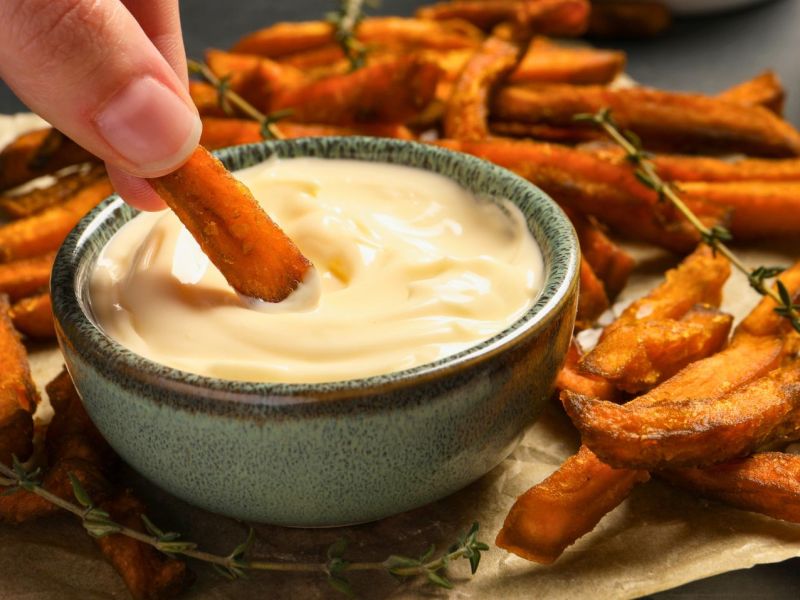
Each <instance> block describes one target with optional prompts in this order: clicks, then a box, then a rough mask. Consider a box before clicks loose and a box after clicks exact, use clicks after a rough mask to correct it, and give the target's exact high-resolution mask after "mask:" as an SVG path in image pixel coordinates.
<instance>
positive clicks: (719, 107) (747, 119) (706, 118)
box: [492, 84, 800, 157]
mask: <svg viewBox="0 0 800 600" xmlns="http://www.w3.org/2000/svg"><path fill="white" fill-rule="evenodd" d="M603 108H609V109H611V111H612V114H613V116H614V119H615V120H616V121H617V123H618V124H619V126H620V127H621V128H623V129H630V130H632V131H634V132H635V133H636V134H638V135H639V136H640V137H641V138H642V139H643V140H645V144H646V147H647V149H648V150H656V151H658V150H665V151H689V152H712V153H714V152H742V153H746V154H751V155H754V156H775V157H781V156H797V155H798V154H800V133H798V132H797V131H796V130H795V129H794V128H793V127H792V126H791V125H789V124H788V123H786V122H785V121H782V120H781V119H780V118H778V117H777V116H775V115H774V114H773V113H771V112H769V111H768V110H767V109H765V108H762V107H760V106H744V105H741V104H736V103H733V102H726V101H724V100H719V99H718V98H712V97H709V96H701V95H699V94H686V93H677V92H665V91H662V90H655V89H648V88H643V87H637V88H626V89H609V88H606V87H601V86H571V85H565V84H539V85H536V86H533V85H526V86H509V87H506V88H503V89H501V90H500V91H499V92H498V93H497V95H496V97H495V102H494V107H493V113H492V114H493V116H494V117H496V118H498V119H500V120H505V121H521V122H529V123H537V124H539V123H541V124H546V125H555V126H563V127H568V126H570V125H572V126H576V127H580V126H581V125H577V124H575V121H574V117H575V115H579V114H586V113H590V114H594V113H596V112H597V111H599V110H601V109H603Z"/></svg>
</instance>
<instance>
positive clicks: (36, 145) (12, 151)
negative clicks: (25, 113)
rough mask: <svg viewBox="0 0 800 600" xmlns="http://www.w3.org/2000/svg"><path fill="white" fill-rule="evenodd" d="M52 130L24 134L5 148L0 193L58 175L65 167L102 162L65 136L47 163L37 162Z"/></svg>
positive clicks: (0, 156)
mask: <svg viewBox="0 0 800 600" xmlns="http://www.w3.org/2000/svg"><path fill="white" fill-rule="evenodd" d="M51 131H52V130H51V129H38V130H36V131H31V132H30V133H25V134H22V135H21V136H19V137H18V138H17V139H16V140H14V141H13V142H11V143H10V144H9V145H8V146H6V147H5V148H3V150H2V152H0V191H4V190H7V189H10V188H13V187H16V186H18V185H21V184H23V183H25V182H27V181H30V180H31V179H35V178H37V177H41V176H42V175H49V174H51V173H55V172H56V171H58V170H59V169H63V168H64V167H69V166H71V165H77V164H80V163H84V162H97V161H98V159H97V158H96V157H95V156H93V155H91V154H90V153H89V152H87V151H86V150H84V149H83V148H81V147H80V146H78V145H77V144H76V143H75V142H73V141H72V140H70V139H69V138H66V137H63V136H62V138H63V139H62V141H61V143H60V144H59V145H58V146H57V147H56V148H54V149H53V150H52V151H51V152H50V153H49V154H48V156H47V157H46V160H37V157H38V156H39V152H40V150H41V148H42V145H43V144H44V143H45V142H46V141H47V139H48V135H49V134H50V132H51Z"/></svg>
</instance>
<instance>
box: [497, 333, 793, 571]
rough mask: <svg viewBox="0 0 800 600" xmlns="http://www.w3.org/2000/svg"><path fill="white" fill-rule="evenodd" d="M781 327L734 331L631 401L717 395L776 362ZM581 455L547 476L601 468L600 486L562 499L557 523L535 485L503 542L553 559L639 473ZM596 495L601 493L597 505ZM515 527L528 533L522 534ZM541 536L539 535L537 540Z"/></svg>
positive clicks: (569, 481) (570, 478)
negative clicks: (727, 340)
mask: <svg viewBox="0 0 800 600" xmlns="http://www.w3.org/2000/svg"><path fill="white" fill-rule="evenodd" d="M779 329H780V328H779V327H776V328H774V329H773V330H770V329H769V327H768V325H767V323H764V326H763V327H762V328H760V331H761V333H762V335H761V336H755V335H751V334H749V333H747V332H745V331H740V332H738V333H737V335H736V336H734V341H733V342H732V343H731V345H730V346H728V348H726V349H725V350H723V351H722V352H719V353H718V354H715V355H713V356H710V357H708V358H706V359H703V360H699V361H697V362H694V363H692V364H690V365H689V366H688V367H686V368H684V369H683V370H681V371H679V372H678V373H677V374H676V375H674V376H673V377H671V378H670V379H668V380H667V381H665V382H664V383H662V384H661V385H659V386H658V387H656V388H654V389H652V390H650V391H649V392H648V393H647V394H645V395H643V396H639V397H638V398H636V399H634V400H632V401H631V402H630V403H629V405H631V404H637V405H643V406H650V405H657V404H659V403H660V402H665V401H669V400H671V399H672V398H673V397H676V396H681V397H684V398H687V399H694V398H709V397H710V398H719V397H721V396H722V395H724V394H726V393H728V392H730V391H732V390H735V389H737V388H739V387H741V386H743V385H745V384H747V383H749V382H751V381H753V380H755V379H757V378H759V377H761V376H763V375H764V374H766V373H768V372H769V371H771V370H772V369H774V368H775V367H776V366H777V365H779V364H780V362H781V359H782V358H783V356H784V340H783V338H782V336H781V335H780V333H779V331H778V330H779ZM571 397H572V394H571V393H570V392H569V391H564V392H562V394H561V399H562V403H563V404H564V405H565V407H568V404H569V402H570V398H571ZM579 454H581V458H580V460H578V459H577V458H576V457H572V458H570V459H568V460H567V461H566V462H565V463H564V465H562V467H561V468H560V469H559V471H557V472H556V473H555V474H553V476H552V477H551V478H555V479H556V481H557V482H558V483H559V486H560V487H567V488H569V489H575V490H580V489H581V486H582V485H583V482H584V481H586V480H587V479H589V480H591V478H593V477H594V475H593V473H598V472H599V473H602V474H603V475H604V480H603V485H602V486H599V487H598V489H593V490H588V489H587V490H585V491H584V493H583V494H582V495H580V496H579V497H578V498H577V500H575V501H574V502H570V503H569V507H570V508H569V509H568V508H567V505H566V504H564V505H563V506H564V510H563V512H562V515H563V518H562V519H561V522H560V523H559V524H558V526H556V524H555V522H554V521H552V520H551V519H550V516H549V512H548V507H549V502H548V498H549V497H550V490H549V489H548V488H547V487H546V488H545V489H544V490H542V492H541V495H542V496H543V498H544V500H543V502H542V504H539V503H538V498H539V492H535V491H534V490H536V487H534V488H532V489H531V490H529V491H528V492H527V493H526V494H524V495H523V496H521V497H520V499H519V500H518V502H517V504H515V505H514V507H513V508H512V509H511V512H513V513H515V516H514V519H513V520H512V521H509V520H507V521H506V523H507V524H508V527H509V530H508V531H506V533H505V535H506V536H508V537H506V539H508V540H513V542H511V543H508V545H506V546H503V547H505V548H507V549H509V550H511V551H512V552H515V553H517V554H519V555H520V556H523V557H528V558H529V559H531V560H537V558H536V556H542V557H543V558H542V560H543V561H544V562H552V561H553V560H555V558H557V557H558V555H559V554H560V553H561V551H563V549H564V548H566V547H567V546H569V545H570V544H572V543H573V542H574V541H575V540H576V539H578V538H579V537H580V536H582V535H584V534H585V533H588V532H589V531H591V530H592V529H593V528H594V526H595V525H596V524H597V523H598V522H599V521H600V519H601V518H602V517H603V516H604V515H605V514H606V512H608V511H610V510H611V509H613V508H614V507H616V506H617V505H618V504H619V503H621V502H622V501H623V500H624V499H625V498H626V497H627V496H628V493H629V492H630V490H631V488H632V486H633V483H631V481H634V482H635V481H636V479H635V478H636V476H637V474H639V475H640V474H641V472H637V471H633V472H632V471H631V470H628V469H611V468H610V467H608V466H606V465H604V464H603V463H602V462H601V461H600V459H599V458H598V457H597V456H596V455H595V454H594V453H592V452H591V450H589V449H588V448H586V447H585V446H582V447H581V450H580V452H579ZM644 473H646V472H644ZM631 478H634V479H633V480H632V479H631ZM540 485H541V484H540ZM595 498H600V500H598V501H597V504H596V503H595V500H594V499H595ZM523 499H524V500H523ZM600 502H602V504H603V509H602V510H601V509H599V508H598V510H593V511H592V512H591V513H589V512H587V507H592V506H597V507H599V505H600ZM510 514H511V513H509V515H510ZM505 530H506V528H505V526H504V531H505ZM517 531H528V532H531V533H530V534H528V535H523V534H519V533H517ZM539 532H545V533H539ZM501 534H503V532H501ZM540 535H541V536H542V538H543V539H542V542H541V544H540V542H539V536H540ZM545 536H546V537H545ZM499 543H500V542H498V544H499Z"/></svg>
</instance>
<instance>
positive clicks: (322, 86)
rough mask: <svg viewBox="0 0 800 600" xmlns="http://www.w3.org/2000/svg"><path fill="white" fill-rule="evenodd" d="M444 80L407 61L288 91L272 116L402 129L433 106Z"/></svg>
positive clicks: (424, 64)
mask: <svg viewBox="0 0 800 600" xmlns="http://www.w3.org/2000/svg"><path fill="white" fill-rule="evenodd" d="M439 75H440V70H439V68H438V67H437V66H436V65H434V64H433V63H430V62H428V61H426V60H421V59H420V58H419V57H416V56H414V55H410V56H403V57H401V58H399V59H397V60H389V61H384V62H379V63H376V64H373V65H367V66H366V67H364V68H362V69H358V70H357V71H353V72H352V73H347V74H346V75H334V76H332V77H327V78H325V79H321V80H319V81H314V82H311V83H308V84H306V85H302V86H299V87H295V88H292V89H289V90H286V91H284V92H282V93H280V94H278V96H277V97H276V98H275V100H274V102H273V103H272V106H271V110H272V111H275V110H281V109H291V110H292V116H291V119H292V121H299V122H302V123H330V124H334V125H351V124H353V123H358V122H383V123H402V122H405V121H408V120H410V119H411V118H412V117H414V116H415V115H417V114H419V113H420V112H422V111H423V110H424V109H425V108H426V107H427V106H428V105H429V104H430V103H431V101H432V100H433V98H434V94H435V92H436V85H437V82H438V80H439Z"/></svg>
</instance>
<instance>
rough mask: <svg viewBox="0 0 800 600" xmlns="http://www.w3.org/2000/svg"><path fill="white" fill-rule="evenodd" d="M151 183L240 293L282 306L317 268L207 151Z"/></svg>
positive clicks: (200, 150) (202, 150)
mask: <svg viewBox="0 0 800 600" xmlns="http://www.w3.org/2000/svg"><path fill="white" fill-rule="evenodd" d="M150 182H151V183H152V184H153V187H154V188H155V190H156V191H157V192H158V194H159V195H160V196H161V197H162V198H163V199H164V201H165V202H166V203H167V204H168V205H169V207H170V208H171V209H172V210H173V211H175V213H176V214H177V215H178V217H179V218H180V220H181V222H182V223H183V224H184V226H185V227H186V228H187V229H188V230H189V232H190V233H191V234H192V235H193V236H194V238H195V239H196V240H197V242H198V243H199V244H200V247H201V248H202V249H203V252H205V253H206V255H208V257H209V258H210V259H211V262H212V263H214V265H215V266H216V267H217V268H218V269H219V270H220V271H221V272H222V274H223V275H224V276H225V279H227V280H228V283H230V284H231V286H232V287H233V288H234V289H236V290H237V291H238V292H240V293H242V294H245V295H247V296H251V297H253V298H260V299H262V300H266V301H268V302H280V301H281V300H283V299H284V298H286V297H287V296H288V295H289V294H291V293H292V292H293V291H294V290H295V289H296V288H297V286H298V285H300V283H301V282H302V281H303V279H304V277H305V275H306V273H307V272H308V270H309V269H310V268H312V266H311V263H310V262H309V261H308V259H306V257H305V256H303V255H302V254H301V253H300V251H299V250H298V249H297V247H296V246H295V245H294V243H293V242H292V240H290V239H289V238H288V237H286V234H284V233H283V231H281V230H280V229H279V228H278V226H277V225H275V223H274V222H273V221H272V220H271V219H270V218H269V217H268V216H267V214H266V213H265V212H264V211H263V209H262V208H261V207H260V206H259V204H258V202H256V200H255V198H253V195H252V194H251V193H250V191H249V190H248V189H247V188H246V187H244V185H242V184H241V183H239V182H238V181H237V180H236V179H234V177H233V176H232V175H231V174H230V173H229V172H228V171H227V170H226V169H225V167H224V166H223V165H222V163H221V162H219V161H218V160H217V159H216V158H214V157H213V156H212V155H211V154H210V153H209V152H208V151H207V150H205V149H204V148H203V147H202V146H198V148H197V149H196V150H195V151H194V153H193V154H192V156H191V157H190V158H189V160H188V161H187V162H186V163H184V164H183V166H182V167H180V168H179V169H178V170H177V171H174V172H173V173H170V174H168V175H164V176H163V177H158V178H156V179H151V180H150Z"/></svg>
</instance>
